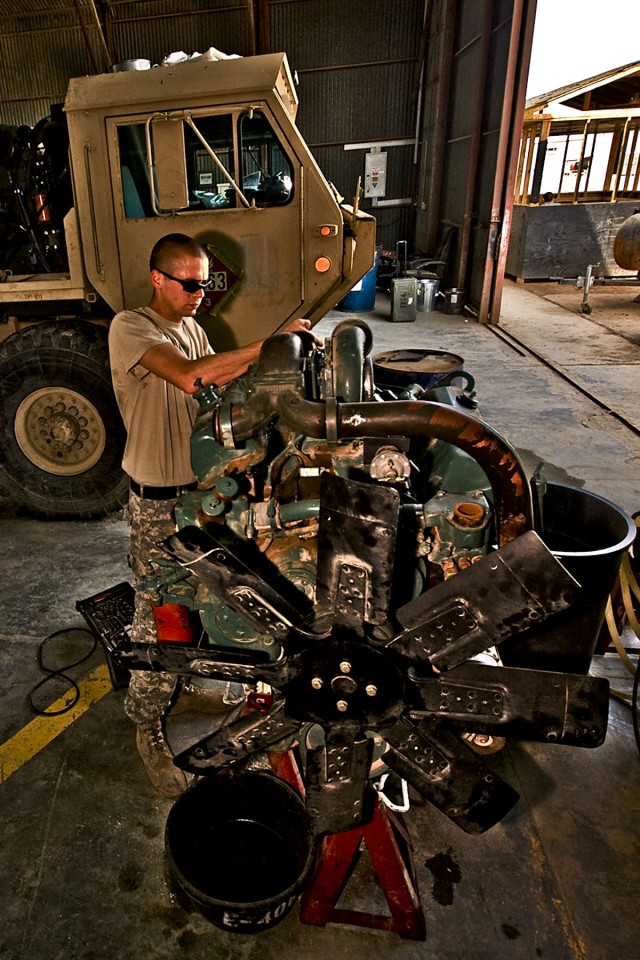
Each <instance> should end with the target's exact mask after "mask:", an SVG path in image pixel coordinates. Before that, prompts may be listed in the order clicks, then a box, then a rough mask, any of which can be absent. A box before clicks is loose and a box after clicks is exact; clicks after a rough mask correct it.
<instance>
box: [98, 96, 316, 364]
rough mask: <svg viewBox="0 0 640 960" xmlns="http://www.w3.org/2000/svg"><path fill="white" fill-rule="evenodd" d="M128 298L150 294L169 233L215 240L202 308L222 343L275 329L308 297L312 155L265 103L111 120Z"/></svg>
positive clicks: (140, 300)
mask: <svg viewBox="0 0 640 960" xmlns="http://www.w3.org/2000/svg"><path fill="white" fill-rule="evenodd" d="M108 125H109V128H108V135H109V138H110V142H111V143H112V145H113V148H114V149H112V150H111V151H110V154H111V157H112V165H111V173H112V182H113V197H114V213H115V226H116V235H117V246H118V256H119V259H120V269H121V276H122V285H123V296H124V302H125V304H126V306H127V307H139V306H142V305H143V304H145V303H147V302H148V301H149V299H150V295H151V289H150V286H149V283H148V272H149V271H148V258H149V253H150V251H151V248H152V247H153V245H154V243H155V242H156V241H157V240H158V239H159V238H160V237H162V236H164V235H165V234H167V233H186V234H188V235H189V236H193V237H195V238H196V239H197V240H198V241H200V243H202V244H203V245H204V246H206V247H207V249H208V250H209V253H210V257H211V276H212V278H213V280H214V283H213V285H212V287H211V289H210V291H209V292H208V295H207V297H206V299H205V301H204V302H203V308H202V314H201V316H200V317H199V319H200V321H201V322H202V323H203V326H204V327H205V329H206V330H207V332H208V334H209V336H210V338H211V341H212V343H213V345H214V347H216V349H228V348H230V347H233V346H237V345H241V344H243V343H247V342H250V341H251V340H256V339H260V338H262V337H265V336H268V335H269V334H270V333H272V332H273V331H274V330H275V329H276V328H277V327H278V326H280V325H281V324H282V323H283V322H284V321H285V320H286V319H288V318H290V317H295V316H297V315H299V313H300V308H301V305H302V301H303V273H302V243H301V233H302V202H303V197H302V189H303V181H302V164H301V162H300V160H299V159H298V158H297V157H296V156H295V154H294V152H293V150H292V149H291V148H290V146H289V145H288V144H287V143H286V141H285V139H284V137H283V136H282V135H281V133H280V132H279V130H278V127H277V123H276V121H275V120H274V118H273V116H271V115H270V113H269V108H268V106H267V105H265V104H258V105H255V106H251V107H247V106H243V107H237V108H234V109H229V108H228V107H226V108H225V109H224V110H221V109H216V110H212V109H209V110H193V111H189V110H180V111H175V112H168V113H167V112H163V113H156V114H152V115H148V116H137V117H133V118H132V117H128V118H127V121H126V122H122V121H119V120H117V119H115V118H114V119H111V120H109V121H108Z"/></svg>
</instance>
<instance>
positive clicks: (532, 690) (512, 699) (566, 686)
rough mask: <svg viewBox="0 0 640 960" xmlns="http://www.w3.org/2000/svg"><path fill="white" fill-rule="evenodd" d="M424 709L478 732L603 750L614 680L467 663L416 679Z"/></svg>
mask: <svg viewBox="0 0 640 960" xmlns="http://www.w3.org/2000/svg"><path fill="white" fill-rule="evenodd" d="M412 679H413V680H414V681H415V684H416V688H417V691H418V693H419V696H420V698H421V700H422V702H423V705H424V710H416V711H414V710H412V711H411V715H412V716H429V717H440V718H441V719H445V718H446V720H447V726H449V727H455V728H456V729H457V730H464V731H468V732H472V733H487V734H490V735H491V736H500V737H514V738H516V739H518V740H533V741H539V742H542V743H558V744H566V745H568V746H572V747H598V746H600V744H601V743H602V742H603V741H604V738H605V734H606V731H607V720H608V715H609V681H608V680H606V679H604V678H603V677H585V676H581V675H580V674H570V673H551V672H548V671H546V670H525V669H521V668H519V667H498V666H495V667H493V666H489V665H485V664H482V663H472V662H470V663H466V664H464V665H463V666H461V667H457V668H456V669H455V670H450V671H449V672H448V673H446V674H443V675H442V676H439V677H437V678H432V677H430V678H418V677H415V676H414V677H413V678H412Z"/></svg>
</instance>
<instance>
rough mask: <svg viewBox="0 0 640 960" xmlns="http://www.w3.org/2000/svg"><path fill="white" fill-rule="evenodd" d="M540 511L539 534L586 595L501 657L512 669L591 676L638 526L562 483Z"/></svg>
mask: <svg viewBox="0 0 640 960" xmlns="http://www.w3.org/2000/svg"><path fill="white" fill-rule="evenodd" d="M535 499H536V491H535V489H534V500H535ZM537 512H538V520H537V525H536V528H537V532H538V533H539V534H540V536H541V537H542V539H543V541H544V542H545V544H546V546H547V547H548V548H549V549H550V550H551V551H552V552H553V554H554V555H555V556H556V557H557V559H558V560H559V561H560V563H562V565H563V566H564V567H565V568H566V569H567V570H568V571H569V573H570V574H571V575H572V576H573V577H575V579H576V580H577V581H578V583H579V584H580V586H581V587H582V591H581V593H580V596H579V598H578V601H577V603H575V604H574V605H573V606H572V607H570V608H569V609H568V610H565V611H563V612H562V613H559V614H557V615H556V616H554V617H551V618H550V619H549V620H548V621H547V622H546V623H544V624H541V625H540V627H537V628H534V629H533V630H529V631H527V632H526V633H524V634H520V635H519V636H518V637H514V639H513V640H508V641H506V642H505V643H502V644H500V656H501V658H502V662H503V663H504V664H505V666H508V667H528V668H531V669H538V670H554V671H557V672H559V673H581V674H586V673H588V671H589V666H590V664H591V658H592V656H593V652H594V650H595V647H596V643H597V640H598V636H599V634H600V630H601V627H602V623H603V620H604V616H605V611H606V606H607V600H608V597H609V594H610V593H611V590H612V589H613V587H614V585H615V582H616V578H617V576H618V572H619V570H620V564H621V563H622V558H623V556H624V554H625V552H626V551H627V550H628V549H629V547H630V546H631V544H632V543H633V539H634V536H635V526H634V523H633V521H632V519H631V517H629V516H627V514H626V513H625V512H624V511H623V510H621V509H620V507H618V506H616V504H615V503H611V502H610V501H609V500H605V499H604V498H603V497H599V496H597V495H596V494H594V493H588V492H587V491H586V490H577V489H576V488H575V487H566V486H563V485H562V484H557V483H548V484H547V485H546V491H545V493H544V495H543V496H542V497H541V498H540V500H539V504H538V511H537Z"/></svg>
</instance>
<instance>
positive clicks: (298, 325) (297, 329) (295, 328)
mask: <svg viewBox="0 0 640 960" xmlns="http://www.w3.org/2000/svg"><path fill="white" fill-rule="evenodd" d="M282 332H283V333H301V334H304V335H305V336H304V340H305V342H307V343H309V344H310V345H311V346H312V347H321V346H322V345H323V343H324V341H323V340H321V339H320V337H316V335H315V333H312V331H311V321H309V320H306V319H305V318H304V317H297V318H296V319H295V320H292V321H291V323H288V324H287V326H286V327H283V328H282Z"/></svg>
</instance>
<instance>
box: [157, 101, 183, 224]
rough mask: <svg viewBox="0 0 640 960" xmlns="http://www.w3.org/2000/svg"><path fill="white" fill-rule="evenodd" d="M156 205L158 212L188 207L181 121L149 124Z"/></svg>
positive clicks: (159, 121)
mask: <svg viewBox="0 0 640 960" xmlns="http://www.w3.org/2000/svg"><path fill="white" fill-rule="evenodd" d="M151 134H152V139H153V155H154V169H153V179H154V180H155V188H156V197H157V201H156V202H157V205H158V209H159V210H160V211H168V210H184V209H185V208H186V207H188V206H189V188H188V185H187V169H186V160H185V156H186V154H185V143H184V124H183V122H182V119H180V120H165V119H155V120H152V121H151Z"/></svg>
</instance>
